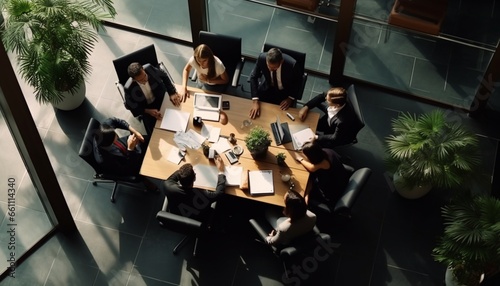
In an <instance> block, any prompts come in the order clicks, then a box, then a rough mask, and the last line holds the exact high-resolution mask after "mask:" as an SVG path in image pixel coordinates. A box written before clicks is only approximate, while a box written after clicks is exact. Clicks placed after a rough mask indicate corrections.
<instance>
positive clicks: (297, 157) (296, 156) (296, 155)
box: [295, 153, 304, 162]
mask: <svg viewBox="0 0 500 286" xmlns="http://www.w3.org/2000/svg"><path fill="white" fill-rule="evenodd" d="M295 160H297V161H298V162H302V160H304V157H302V155H300V154H299V153H295Z"/></svg>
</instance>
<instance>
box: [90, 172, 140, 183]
mask: <svg viewBox="0 0 500 286" xmlns="http://www.w3.org/2000/svg"><path fill="white" fill-rule="evenodd" d="M94 178H95V179H100V180H112V181H121V182H129V183H138V182H140V181H141V179H140V177H139V176H121V175H113V174H105V173H103V174H96V175H95V176H94Z"/></svg>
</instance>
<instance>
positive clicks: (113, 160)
mask: <svg viewBox="0 0 500 286" xmlns="http://www.w3.org/2000/svg"><path fill="white" fill-rule="evenodd" d="M104 123H106V124H108V125H110V126H112V127H113V128H115V129H124V130H129V124H128V123H127V122H126V121H125V120H123V119H119V118H116V117H113V118H108V119H106V120H105V121H103V124H104ZM127 139H128V136H124V137H121V138H118V140H119V141H120V142H121V143H122V144H123V145H124V146H125V147H126V146H127ZM96 140H98V138H96ZM97 143H98V142H95V144H97ZM146 147H147V146H146V144H145V145H144V146H141V145H138V146H137V147H136V149H134V150H133V151H127V154H123V153H122V152H121V151H120V149H119V148H118V147H117V146H115V145H111V146H110V147H108V148H106V149H104V148H98V150H99V154H98V155H96V156H100V158H96V161H97V162H98V163H100V164H101V167H102V169H103V170H105V172H106V174H113V175H119V176H136V175H138V174H139V170H140V168H141V165H142V161H143V159H144V154H145V151H146Z"/></svg>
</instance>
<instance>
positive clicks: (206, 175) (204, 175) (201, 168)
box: [193, 165, 219, 189]
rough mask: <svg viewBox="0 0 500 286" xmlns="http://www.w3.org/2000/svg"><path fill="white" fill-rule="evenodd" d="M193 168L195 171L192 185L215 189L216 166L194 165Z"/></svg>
mask: <svg viewBox="0 0 500 286" xmlns="http://www.w3.org/2000/svg"><path fill="white" fill-rule="evenodd" d="M193 170H194V172H195V173H196V180H195V181H194V187H196V188H202V189H215V187H217V174H218V173H219V172H218V171H217V167H215V166H210V165H195V166H193Z"/></svg>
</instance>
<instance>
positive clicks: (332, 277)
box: [0, 1, 500, 286]
mask: <svg viewBox="0 0 500 286" xmlns="http://www.w3.org/2000/svg"><path fill="white" fill-rule="evenodd" d="M128 2H130V1H128ZM128 2H127V3H128ZM392 36H393V37H394V38H396V37H397V34H396V33H393V34H392ZM394 38H393V39H394ZM393 39H392V40H393ZM151 43H154V44H155V46H156V49H157V53H158V57H159V59H160V60H162V61H163V62H164V63H165V64H166V65H167V67H168V68H169V71H170V73H171V74H172V76H173V78H174V80H175V81H176V82H180V78H181V71H182V68H183V66H184V64H185V62H186V60H187V58H188V57H189V56H190V55H191V49H190V48H188V47H183V46H180V45H175V44H172V43H168V42H164V41H160V40H155V39H151V38H146V37H143V36H139V35H134V34H130V33H127V32H123V31H120V30H116V29H111V28H108V30H107V32H106V33H105V34H102V35H101V37H100V40H99V43H98V45H97V47H96V49H95V50H94V53H93V55H92V58H91V62H92V66H93V74H92V76H91V77H90V78H89V80H88V83H87V101H86V102H85V103H84V105H82V106H81V107H80V108H78V109H77V110H74V111H71V112H62V111H55V110H53V109H52V108H51V107H50V106H40V105H39V104H38V103H37V102H36V101H35V100H34V99H33V97H31V96H30V92H31V88H30V87H27V86H23V91H24V93H25V94H26V98H27V101H28V103H29V106H30V109H31V111H32V115H33V118H34V120H35V123H36V124H37V127H38V130H39V132H40V135H41V136H42V139H43V142H44V145H45V148H46V151H47V153H48V155H49V158H50V160H51V163H52V166H53V168H54V170H55V172H56V174H57V176H58V180H59V183H60V184H61V188H62V189H63V192H64V195H65V198H66V200H67V202H68V205H69V207H70V210H71V213H72V215H73V217H74V219H75V221H76V224H77V226H78V230H79V234H76V235H75V236H73V237H65V236H62V235H57V236H56V237H54V238H52V239H51V240H50V241H49V242H48V243H47V244H45V245H44V246H43V247H42V248H41V249H40V250H38V251H37V252H36V253H35V254H33V255H32V256H31V257H30V258H29V259H28V260H27V261H26V262H25V263H23V264H22V265H20V266H19V267H18V269H17V275H16V276H17V278H15V279H12V278H7V279H5V280H3V281H1V282H0V283H1V284H2V285H210V286H211V285H235V286H236V285H237V286H240V285H252V286H253V285H283V284H285V285H325V286H327V285H328V286H330V285H339V286H350V285H355V286H357V285H374V286H378V285H397V286H400V285H426V286H427V285H442V280H443V277H444V266H443V265H440V264H438V263H436V262H434V261H433V259H432V257H431V250H432V248H433V246H434V244H435V239H436V237H437V236H438V235H439V234H440V232H441V230H442V226H441V219H440V213H439V212H440V206H442V205H443V204H444V203H445V201H446V199H447V195H446V194H443V193H440V192H437V191H433V192H431V193H430V194H429V195H428V196H426V197H424V198H422V199H419V200H416V201H408V200H404V199H401V198H400V197H398V195H396V194H393V193H392V191H391V188H390V187H389V185H388V184H387V181H386V177H385V169H384V167H383V162H382V159H383V150H384V148H383V142H384V138H385V137H386V136H387V135H388V134H389V133H390V122H391V119H392V118H393V117H395V116H396V115H397V114H398V112H401V111H409V112H415V113H422V112H426V111H429V110H432V109H434V108H435V107H433V106H429V105H426V104H422V103H418V102H415V101H411V100H407V99H402V98H399V97H395V96H393V95H389V94H384V93H381V92H378V91H376V90H373V89H370V88H366V87H363V86H357V94H358V98H359V101H360V105H361V109H362V110H363V113H364V116H365V120H366V122H367V126H366V127H365V128H364V129H363V130H362V131H361V132H360V134H359V137H358V139H359V143H358V144H356V145H355V146H350V147H346V148H343V149H341V150H339V151H340V152H341V153H342V154H345V155H348V156H349V157H350V158H351V160H352V164H353V165H354V166H355V167H364V166H368V167H370V168H372V170H373V174H372V176H371V178H370V180H369V182H368V184H367V187H366V188H365V191H364V193H363V194H362V195H361V197H360V199H359V201H358V202H357V205H356V207H355V209H354V211H353V219H352V220H351V221H343V220H338V221H334V222H332V229H333V232H332V236H333V238H334V240H335V241H336V242H339V243H341V247H340V248H339V249H338V250H337V251H336V252H335V253H334V254H333V255H331V256H330V257H329V258H328V259H327V260H326V261H322V262H319V263H318V264H317V265H304V264H302V265H301V264H300V261H299V265H300V266H302V268H301V269H305V271H302V272H300V273H299V272H296V273H295V274H294V275H292V276H291V279H290V280H287V279H286V278H284V277H283V269H282V266H281V264H280V262H279V261H278V260H277V259H276V257H274V256H273V255H272V254H271V253H270V252H269V251H268V249H267V248H266V247H264V246H263V245H262V244H260V243H258V242H256V241H255V237H254V236H253V233H252V231H251V229H250V228H249V225H248V224H247V223H246V219H247V218H249V217H251V216H254V215H255V214H261V213H262V211H263V209H264V208H265V207H266V206H264V205H260V204H254V203H249V202H247V201H243V200H239V199H237V198H231V197H228V198H225V200H223V201H222V202H221V203H220V204H219V211H220V212H219V215H218V220H217V221H218V222H219V223H218V226H217V227H216V231H214V233H213V234H211V235H210V236H207V237H204V238H203V239H202V240H201V242H200V245H199V256H198V257H196V258H193V257H191V249H192V243H191V244H188V245H186V246H185V247H184V248H183V249H182V251H180V253H179V254H178V255H177V256H174V255H172V253H171V249H172V248H173V246H174V245H175V244H176V243H177V242H178V241H179V240H180V239H181V238H182V236H181V235H180V234H177V233H174V232H171V231H168V230H166V229H162V228H161V227H160V226H159V225H158V224H157V222H156V220H155V218H154V216H155V214H156V212H157V211H158V210H159V209H160V207H161V203H162V197H161V195H156V194H143V193H142V192H140V191H137V190H134V189H129V188H125V187H120V189H119V192H118V195H117V202H116V203H115V204H112V203H111V202H110V201H109V195H110V193H111V188H110V187H109V186H106V185H98V186H93V185H92V184H91V183H90V181H89V180H90V179H91V177H92V175H93V171H92V169H91V168H90V167H89V166H88V165H87V164H86V163H85V162H83V161H81V159H80V158H78V156H77V151H78V148H79V144H80V141H81V138H82V135H83V132H84V130H85V127H86V124H87V122H88V119H89V118H90V117H91V116H93V117H96V118H97V119H103V118H105V117H108V116H118V117H121V118H124V119H126V120H128V121H129V122H131V123H132V124H133V125H134V127H137V128H138V129H140V130H144V129H143V128H142V126H141V125H140V123H139V122H138V121H137V120H136V119H134V118H133V117H132V115H131V114H130V112H129V111H127V110H126V109H125V108H124V106H123V104H122V102H121V99H120V97H119V95H118V93H117V91H116V88H115V86H114V81H115V79H116V76H115V73H114V70H113V66H112V63H111V61H112V59H114V58H116V57H119V56H121V55H123V54H126V53H129V52H131V51H133V50H136V49H137V48H140V47H143V46H145V45H148V44H151ZM409 49H411V46H409ZM251 68H252V63H247V64H246V65H245V67H244V70H243V78H242V80H241V83H243V84H244V85H245V90H249V87H248V83H246V77H248V75H249V73H250V70H251ZM402 76H404V74H402ZM427 85H428V86H431V85H432V82H427ZM328 86H329V85H328V83H327V81H326V79H323V78H317V77H313V76H310V77H309V79H308V82H307V86H306V93H305V95H304V100H307V99H308V98H309V97H310V96H311V95H313V94H316V93H317V92H321V91H323V90H325V89H327V88H328ZM233 92H235V93H237V94H238V95H239V96H248V94H246V93H245V92H243V91H241V89H237V90H233ZM449 116H450V118H451V119H453V120H460V121H461V122H463V123H465V124H467V125H469V126H471V127H472V128H473V129H474V130H475V132H476V133H477V134H478V135H479V138H480V141H481V146H482V150H484V151H485V156H484V160H483V169H484V174H485V175H486V176H489V175H491V171H492V170H493V161H492V160H493V158H492V156H488V154H489V153H491V152H492V151H493V150H495V148H496V145H497V142H498V141H497V140H498V139H499V138H500V134H499V133H500V130H498V128H495V127H494V126H493V125H492V124H491V123H490V124H488V122H483V121H474V120H472V119H470V118H468V117H467V116H466V115H465V114H460V113H457V112H453V111H450V113H449ZM1 124H2V125H1V126H2V129H1V130H2V132H6V131H5V128H4V123H3V121H2V122H1ZM1 134H4V135H5V134H6V133H1ZM1 146H2V149H4V148H9V149H13V148H14V147H13V145H5V143H4V142H2V143H1ZM488 151H489V152H488ZM2 153H3V154H2V156H4V157H2V161H4V158H5V162H9V161H12V162H16V163H15V164H12V165H11V166H10V168H12V169H13V168H15V169H16V170H17V169H19V170H20V171H19V172H16V175H17V173H19V174H20V175H19V176H26V173H25V170H24V168H23V166H22V163H20V162H19V160H17V159H16V160H14V159H12V160H10V159H11V157H9V156H15V154H14V155H12V154H5V152H2ZM11 153H14V152H11ZM1 174H2V178H3V175H4V174H5V176H8V173H1ZM26 177H27V176H26ZM24 190H26V191H25V193H26V194H27V193H29V191H33V190H32V188H29V184H27V187H26V188H25V189H24ZM19 193H20V194H21V193H22V190H20V191H19ZM26 200H27V201H20V202H19V203H20V206H21V207H23V208H26V209H33V210H36V211H38V213H40V211H42V209H41V208H40V204H39V203H37V202H30V201H29V198H26ZM0 206H1V207H2V210H4V207H5V204H4V203H1V204H0ZM4 213H5V212H4V211H2V214H4ZM19 218H20V219H23V221H21V222H20V223H23V224H25V226H26V227H27V229H26V233H28V230H31V229H35V227H34V226H35V222H34V221H32V220H31V216H24V215H21V214H20V215H19ZM36 224H38V225H47V224H48V223H47V222H46V221H43V219H40V221H39V222H36ZM3 230H4V229H3V228H2V233H4V231H3ZM30 234H31V233H30ZM23 235H24V234H23ZM0 239H2V241H5V238H4V237H0ZM2 250H3V248H2ZM313 266H314V267H313ZM293 279H295V280H293ZM294 281H300V284H297V283H294ZM493 283H494V282H490V285H495V284H493Z"/></svg>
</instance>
